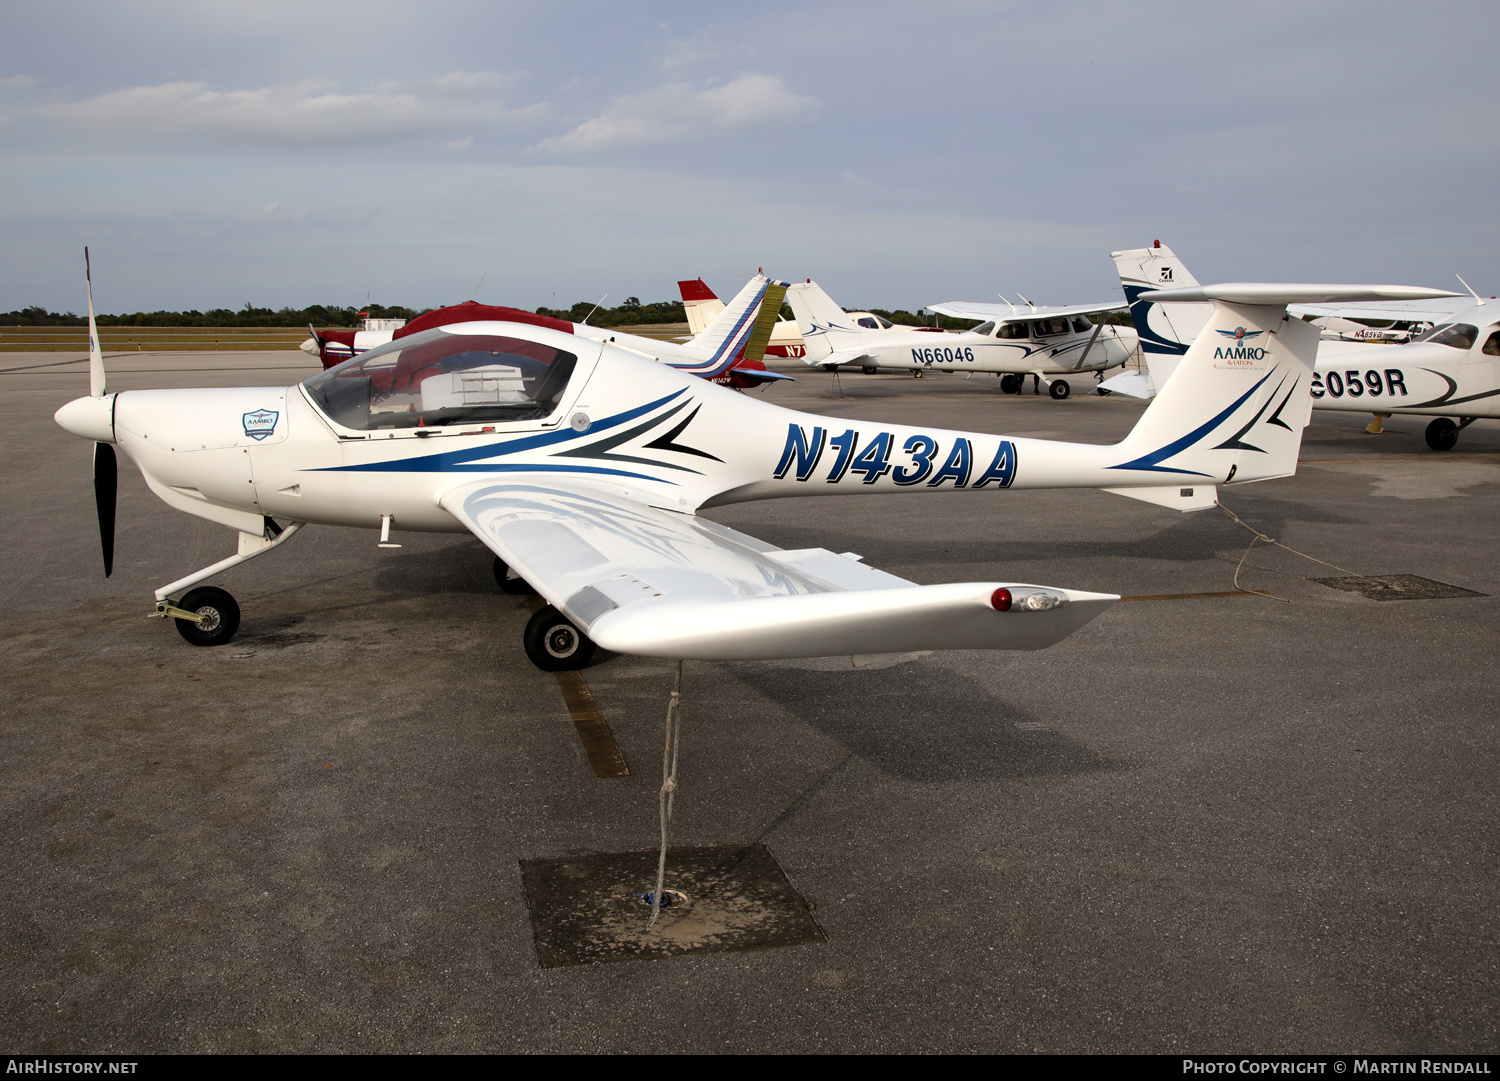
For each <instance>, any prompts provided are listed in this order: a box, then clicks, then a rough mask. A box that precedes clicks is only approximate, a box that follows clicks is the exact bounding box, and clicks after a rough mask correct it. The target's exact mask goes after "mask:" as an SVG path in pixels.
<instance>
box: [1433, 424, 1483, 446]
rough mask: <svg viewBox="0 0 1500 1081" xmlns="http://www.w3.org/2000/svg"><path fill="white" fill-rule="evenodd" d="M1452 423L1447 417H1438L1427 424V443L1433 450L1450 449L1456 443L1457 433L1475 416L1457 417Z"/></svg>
mask: <svg viewBox="0 0 1500 1081" xmlns="http://www.w3.org/2000/svg"><path fill="white" fill-rule="evenodd" d="M1458 419H1459V423H1457V424H1454V423H1453V422H1452V421H1451V420H1449V419H1448V418H1447V417H1438V419H1437V420H1435V421H1433V422H1432V423H1431V424H1429V425H1428V426H1427V445H1428V446H1429V447H1431V448H1432V449H1433V450H1452V449H1453V448H1454V447H1455V446H1457V445H1458V433H1459V432H1461V431H1463V430H1464V429H1465V428H1467V427H1468V426H1469V425H1471V424H1473V423H1474V421H1475V420H1476V419H1478V418H1476V417H1459V418H1458Z"/></svg>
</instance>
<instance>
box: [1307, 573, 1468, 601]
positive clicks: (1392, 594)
mask: <svg viewBox="0 0 1500 1081" xmlns="http://www.w3.org/2000/svg"><path fill="white" fill-rule="evenodd" d="M1308 581H1309V582H1317V583H1318V584H1319V585H1325V586H1327V587H1328V588H1330V589H1342V590H1344V591H1345V592H1346V593H1358V594H1359V595H1360V596H1362V597H1369V598H1370V599H1371V600H1372V601H1435V600H1444V599H1446V598H1448V597H1487V596H1489V594H1488V593H1476V592H1475V591H1474V590H1472V589H1464V588H1463V587H1462V586H1450V585H1449V584H1448V583H1447V582H1434V581H1433V580H1432V579H1431V578H1419V577H1418V576H1417V575H1415V574H1371V575H1349V576H1347V577H1341V578H1309V579H1308Z"/></svg>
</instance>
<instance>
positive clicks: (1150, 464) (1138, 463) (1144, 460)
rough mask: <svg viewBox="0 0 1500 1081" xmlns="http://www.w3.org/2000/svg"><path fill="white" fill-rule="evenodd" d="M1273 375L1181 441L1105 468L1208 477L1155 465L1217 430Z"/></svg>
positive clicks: (1264, 377)
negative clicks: (1121, 463)
mask: <svg viewBox="0 0 1500 1081" xmlns="http://www.w3.org/2000/svg"><path fill="white" fill-rule="evenodd" d="M1273 374H1275V369H1274V368H1273V369H1272V371H1269V372H1267V373H1266V374H1265V375H1263V376H1261V377H1260V382H1258V383H1256V384H1255V386H1253V387H1251V388H1250V389H1249V390H1247V391H1245V393H1244V394H1241V395H1240V396H1239V398H1238V399H1236V400H1235V402H1234V403H1233V404H1232V405H1230V406H1229V407H1228V408H1227V409H1225V410H1224V411H1223V412H1222V413H1220V414H1219V415H1218V416H1216V417H1214V418H1213V419H1212V420H1210V421H1208V422H1206V423H1205V424H1202V425H1200V426H1199V427H1197V428H1194V429H1193V430H1192V431H1191V432H1189V433H1188V434H1187V435H1185V436H1183V437H1182V438H1181V439H1179V440H1177V441H1176V442H1173V443H1168V444H1167V445H1166V446H1164V447H1162V448H1161V449H1160V450H1155V451H1152V452H1151V453H1150V454H1143V455H1142V456H1141V457H1139V458H1136V459H1135V460H1134V461H1130V462H1126V463H1124V464H1123V465H1111V466H1106V468H1107V469H1136V470H1139V471H1141V472H1142V473H1182V474H1185V475H1188V476H1193V477H1206V476H1208V474H1207V473H1199V472H1197V471H1196V470H1192V469H1172V468H1171V467H1170V466H1162V465H1158V464H1157V463H1158V462H1161V461H1165V460H1166V459H1167V458H1170V457H1172V455H1174V454H1177V453H1178V452H1180V451H1184V450H1186V449H1187V448H1188V447H1190V446H1192V445H1193V444H1194V443H1196V442H1197V441H1198V440H1199V439H1202V438H1203V437H1204V436H1205V435H1207V434H1208V433H1209V432H1211V431H1213V430H1214V429H1215V428H1217V427H1218V426H1219V425H1220V424H1222V423H1224V421H1225V419H1226V418H1228V416H1229V415H1230V414H1231V413H1233V412H1234V411H1235V410H1236V409H1238V408H1239V407H1240V406H1242V405H1244V404H1245V401H1246V399H1248V398H1249V397H1250V395H1252V394H1254V393H1255V392H1256V391H1257V390H1259V389H1260V388H1261V386H1262V385H1263V384H1264V383H1265V381H1266V380H1267V379H1269V378H1271V376H1272V375H1273Z"/></svg>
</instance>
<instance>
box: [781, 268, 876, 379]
mask: <svg viewBox="0 0 1500 1081" xmlns="http://www.w3.org/2000/svg"><path fill="white" fill-rule="evenodd" d="M786 302H787V303H788V304H790V305H791V306H792V314H793V315H795V316H796V317H797V330H798V331H799V332H800V333H801V335H802V341H803V342H804V344H805V345H806V346H807V353H806V354H805V355H804V356H803V360H805V361H807V362H808V363H811V362H813V361H816V360H821V359H822V358H823V357H826V356H827V355H828V354H829V353H832V352H833V351H834V350H835V349H839V348H841V347H842V346H844V345H855V344H857V343H858V341H859V340H860V338H861V337H862V335H863V333H864V332H863V331H862V330H861V329H860V328H859V327H857V326H856V325H855V324H854V320H853V319H850V318H849V313H848V312H846V311H844V309H843V308H840V307H839V306H838V305H837V304H835V303H834V302H833V298H832V297H830V296H829V295H828V294H827V293H825V292H823V290H822V288H821V287H820V286H819V285H818V283H817V282H815V281H811V280H809V281H806V282H798V283H797V284H796V285H793V286H791V287H790V288H789V289H787V291H786Z"/></svg>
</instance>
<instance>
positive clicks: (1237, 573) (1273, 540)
mask: <svg viewBox="0 0 1500 1081" xmlns="http://www.w3.org/2000/svg"><path fill="white" fill-rule="evenodd" d="M1214 506H1216V507H1218V508H1219V509H1220V510H1221V511H1223V512H1224V513H1225V514H1227V515H1229V517H1231V518H1233V519H1234V520H1235V521H1236V522H1238V523H1239V524H1240V525H1242V526H1244V527H1245V528H1246V529H1248V530H1249V531H1250V533H1251V534H1252V535H1253V537H1254V540H1252V541H1251V542H1250V547H1249V548H1246V549H1245V554H1244V555H1242V556H1240V561H1239V562H1238V563H1236V564H1235V567H1234V588H1235V589H1239V590H1243V591H1244V592H1246V593H1254V594H1256V595H1257V596H1261V597H1265V598H1267V599H1268V600H1273V601H1282V602H1283V603H1285V604H1290V603H1291V601H1289V600H1287V599H1286V598H1285V597H1278V596H1276V595H1275V594H1272V593H1267V592H1265V591H1263V590H1259V589H1245V587H1244V586H1242V585H1240V571H1241V570H1242V569H1244V566H1245V560H1247V559H1249V558H1250V550H1251V549H1252V548H1254V547H1255V545H1256V543H1257V542H1258V541H1265V542H1266V543H1267V544H1274V545H1276V547H1278V548H1285V549H1286V550H1287V551H1288V552H1291V553H1292V555H1297V556H1301V557H1302V558H1303V559H1310V560H1312V561H1313V562H1314V563H1321V564H1322V565H1323V566H1325V567H1332V568H1333V569H1334V570H1336V571H1343V572H1344V573H1345V574H1354V572H1353V571H1351V570H1347V569H1345V568H1344V567H1340V566H1338V565H1337V564H1335V563H1329V562H1328V561H1327V560H1323V559H1319V558H1318V557H1317V556H1310V555H1308V554H1307V553H1306V552H1299V551H1297V549H1295V548H1293V547H1292V546H1291V545H1288V544H1282V543H1281V542H1280V541H1279V540H1277V539H1276V538H1275V537H1268V536H1266V535H1265V534H1264V533H1262V532H1261V531H1260V530H1258V529H1256V528H1255V527H1254V526H1252V525H1251V524H1250V523H1249V522H1247V521H1245V520H1244V519H1243V518H1241V517H1240V516H1239V515H1238V514H1236V513H1234V511H1232V510H1230V509H1229V508H1228V507H1226V506H1225V505H1224V504H1223V503H1220V502H1219V501H1218V500H1217V499H1216V500H1214ZM1355 577H1356V578H1357V577H1361V576H1360V575H1355Z"/></svg>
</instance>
